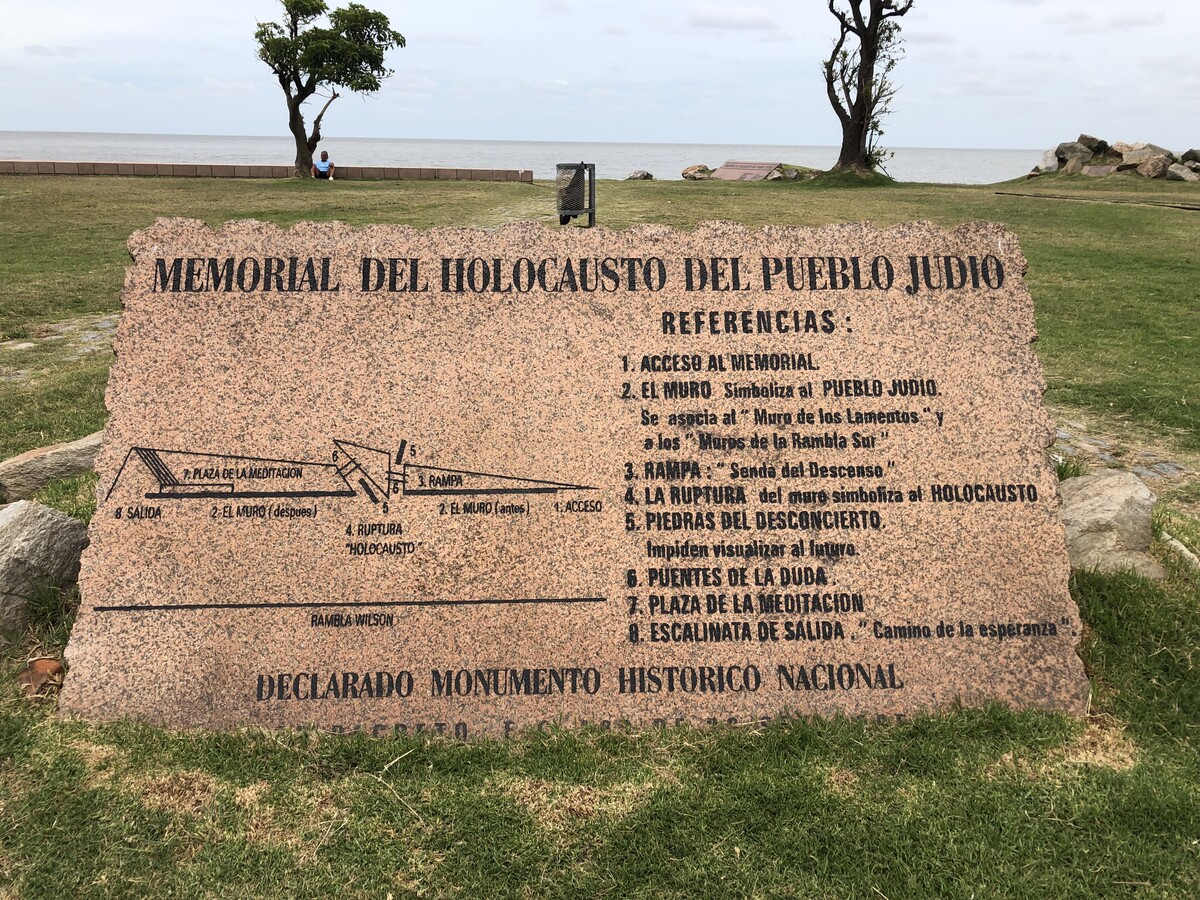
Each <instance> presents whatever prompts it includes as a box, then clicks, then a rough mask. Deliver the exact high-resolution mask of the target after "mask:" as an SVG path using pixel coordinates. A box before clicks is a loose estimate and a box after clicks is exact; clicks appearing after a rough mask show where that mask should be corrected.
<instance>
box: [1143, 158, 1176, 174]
mask: <svg viewBox="0 0 1200 900" xmlns="http://www.w3.org/2000/svg"><path fill="white" fill-rule="evenodd" d="M1171 165H1172V163H1171V157H1169V156H1152V157H1150V158H1149V159H1148V160H1146V161H1145V162H1144V163H1142V164H1141V165H1140V166H1138V167H1137V173H1138V174H1139V175H1141V176H1142V177H1143V178H1166V177H1167V171H1168V170H1169V169H1170V168H1171Z"/></svg>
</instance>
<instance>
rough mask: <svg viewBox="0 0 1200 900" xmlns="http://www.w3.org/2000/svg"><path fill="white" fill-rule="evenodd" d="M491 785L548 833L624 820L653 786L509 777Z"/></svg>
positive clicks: (495, 780) (645, 797) (639, 783)
mask: <svg viewBox="0 0 1200 900" xmlns="http://www.w3.org/2000/svg"><path fill="white" fill-rule="evenodd" d="M492 785H493V786H494V787H495V788H496V789H498V790H499V792H500V793H501V794H503V795H504V796H505V797H507V798H508V799H509V800H512V801H513V802H514V803H517V804H518V805H519V806H521V807H523V808H524V809H525V810H526V811H527V812H528V813H529V814H530V815H531V816H532V817H533V819H534V820H535V821H536V822H537V823H538V824H539V825H540V826H541V827H542V828H545V829H546V830H548V831H562V830H564V829H567V828H569V827H571V826H572V825H573V824H575V823H577V822H581V821H585V820H587V819H591V818H595V817H601V818H604V819H609V820H617V821H619V820H621V819H624V818H625V817H626V816H628V815H629V814H630V813H632V812H634V811H635V810H637V809H638V808H640V807H641V806H642V805H644V804H645V803H646V801H647V800H648V799H649V797H650V795H651V793H652V792H653V791H654V787H655V786H654V785H653V784H651V783H649V782H619V783H617V784H613V785H608V786H607V787H594V786H592V785H585V784H580V785H568V784H562V783H560V782H554V781H544V780H542V779H538V778H512V777H506V778H496V779H493V781H492Z"/></svg>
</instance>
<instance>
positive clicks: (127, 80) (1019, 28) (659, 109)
mask: <svg viewBox="0 0 1200 900" xmlns="http://www.w3.org/2000/svg"><path fill="white" fill-rule="evenodd" d="M362 2H363V3H364V5H366V6H369V7H371V8H374V9H378V10H380V11H382V12H384V13H385V14H386V15H387V16H388V17H389V18H390V20H391V23H392V27H393V28H395V29H396V30H398V31H400V32H401V33H403V34H404V36H405V38H406V39H407V43H408V46H407V47H406V48H404V49H400V50H395V51H392V53H390V54H389V56H388V64H389V66H390V67H391V68H393V69H394V70H395V74H394V75H393V76H392V77H391V78H390V79H388V80H387V81H385V82H384V83H383V88H382V90H381V91H380V92H379V93H378V94H376V95H373V96H368V97H360V96H358V95H354V94H345V95H343V96H342V97H340V98H339V99H338V100H337V101H336V102H335V103H334V104H333V105H332V106H331V107H330V110H329V112H328V113H326V116H325V120H324V127H323V131H324V134H325V136H326V137H334V136H342V137H386V138H436V139H469V140H540V141H557V140H562V141H620V142H650V143H663V142H666V143H727V144H783V145H830V144H837V143H839V142H840V130H839V126H838V122H837V119H836V117H835V116H834V113H833V111H832V110H831V109H830V106H829V101H828V100H827V98H826V96H825V86H824V80H823V78H822V75H821V69H820V66H821V61H822V59H823V58H824V57H825V56H826V55H827V54H828V52H829V48H830V47H831V45H832V43H833V40H834V38H835V36H836V23H835V21H834V19H833V17H832V16H831V15H830V14H829V11H828V9H827V8H826V3H825V2H824V0H762V2H749V3H742V2H726V3H718V2H692V0H636V2H635V0H600V2H597V0H504V2H498V0H448V2H440V3H430V2H420V3H414V2H393V0H374V2H372V0H362ZM334 5H336V0H335V4H334ZM1187 6H1188V4H1186V3H1184V4H1161V3H1145V2H1143V3H1130V2H1128V0H916V3H915V5H914V7H913V9H912V11H911V12H909V14H908V15H907V16H906V17H904V19H902V20H901V24H902V26H903V35H904V38H905V52H906V55H905V59H904V60H903V61H902V62H901V63H900V65H899V66H898V68H897V69H896V72H895V81H896V82H897V83H898V84H899V86H900V90H899V94H898V95H897V97H896V100H895V101H894V104H893V107H894V112H893V114H892V115H891V116H890V118H889V119H888V120H887V121H886V122H885V123H884V132H885V137H884V143H885V145H888V146H895V147H966V148H1013V149H1031V148H1048V147H1053V146H1055V145H1056V144H1058V143H1059V142H1060V141H1066V140H1073V139H1074V138H1075V137H1076V136H1077V135H1078V134H1079V133H1080V132H1086V133H1089V134H1093V135H1096V136H1098V137H1101V138H1104V139H1106V140H1108V141H1110V142H1111V141H1118V140H1123V141H1128V142H1131V143H1132V142H1137V141H1150V142H1153V143H1156V144H1160V145H1163V146H1166V147H1169V148H1171V149H1173V150H1175V151H1177V152H1181V151H1183V150H1186V149H1188V148H1190V147H1195V146H1197V145H1200V65H1197V62H1198V51H1197V48H1198V47H1200V17H1198V16H1194V15H1191V14H1189V13H1187V12H1185V9H1186V8H1187ZM280 13H281V6H280V4H279V3H278V2H276V0H206V2H204V3H187V4H184V3H163V2H162V0H106V2H104V3H96V2H95V0H0V96H3V98H4V99H3V103H2V105H0V110H3V115H2V116H0V129H2V130H14V131H101V132H140V133H151V134H232V135H276V134H278V135H286V134H287V116H286V108H285V106H284V100H283V93H282V91H281V90H280V88H279V85H278V83H277V82H276V81H275V80H274V77H273V75H272V74H271V72H270V71H269V70H268V69H267V67H266V66H265V65H264V64H263V63H262V62H261V61H259V60H258V58H257V57H256V55H255V45H254V40H253V33H254V30H255V26H256V22H258V21H271V20H277V19H279V18H280V17H281V15H280ZM311 105H312V102H311V101H310V106H311ZM317 108H319V107H317ZM315 111H316V108H314V110H313V112H311V113H310V114H309V116H310V118H311V116H312V115H314V114H315Z"/></svg>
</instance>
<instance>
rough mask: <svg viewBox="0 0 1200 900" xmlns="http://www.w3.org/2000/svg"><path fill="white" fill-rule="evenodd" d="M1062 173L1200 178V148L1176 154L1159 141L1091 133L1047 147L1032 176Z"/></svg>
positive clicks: (1176, 179) (1031, 173)
mask: <svg viewBox="0 0 1200 900" xmlns="http://www.w3.org/2000/svg"><path fill="white" fill-rule="evenodd" d="M1051 172H1062V173H1063V174H1064V175H1091V176H1100V175H1115V174H1117V173H1129V174H1135V175H1140V176H1141V177H1143V178H1165V179H1166V180H1168V181H1200V150H1196V149H1192V150H1188V151H1187V152H1186V153H1183V154H1176V153H1173V152H1172V151H1170V150H1168V149H1167V148H1166V147H1160V146H1158V145H1157V144H1126V143H1123V142H1121V141H1117V142H1116V143H1114V144H1109V143H1108V142H1107V141H1102V140H1100V138H1096V137H1092V136H1091V135H1090V134H1081V135H1080V136H1079V139H1078V140H1074V141H1066V142H1064V143H1062V144H1059V145H1058V146H1057V147H1055V148H1054V149H1053V150H1047V151H1046V153H1045V155H1044V156H1043V157H1042V162H1041V165H1038V166H1035V167H1034V169H1033V171H1032V172H1030V173H1029V177H1030V178H1036V177H1037V176H1038V175H1046V174H1049V173H1051Z"/></svg>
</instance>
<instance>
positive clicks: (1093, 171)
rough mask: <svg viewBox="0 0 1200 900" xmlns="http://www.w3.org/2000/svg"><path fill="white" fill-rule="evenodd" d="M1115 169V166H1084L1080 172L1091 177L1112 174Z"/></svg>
mask: <svg viewBox="0 0 1200 900" xmlns="http://www.w3.org/2000/svg"><path fill="white" fill-rule="evenodd" d="M1116 171H1117V167H1116V166H1084V167H1083V168H1082V169H1081V170H1080V172H1081V173H1082V174H1084V175H1091V176H1093V177H1101V176H1104V175H1112V174H1114V173H1115V172H1116Z"/></svg>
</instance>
